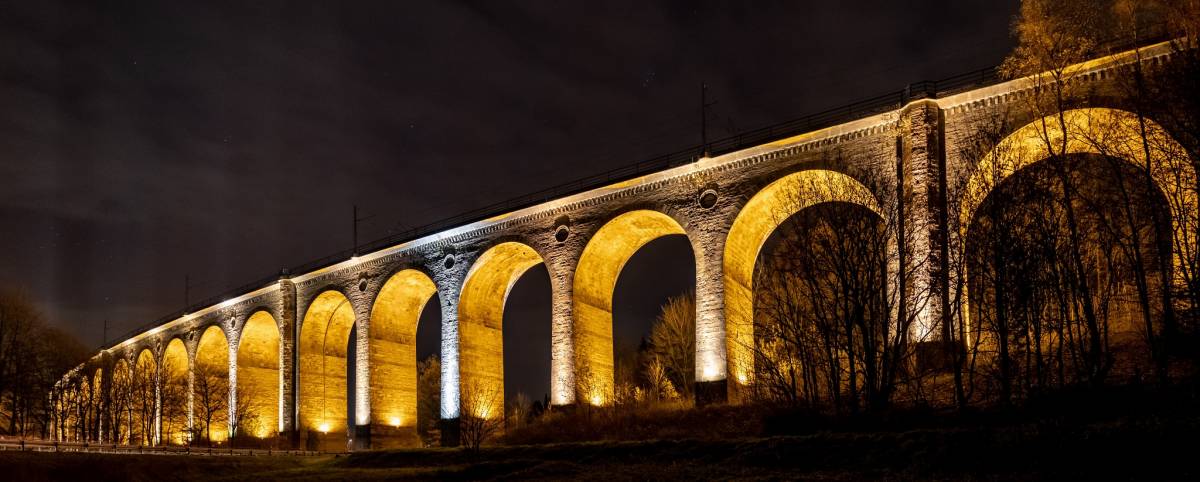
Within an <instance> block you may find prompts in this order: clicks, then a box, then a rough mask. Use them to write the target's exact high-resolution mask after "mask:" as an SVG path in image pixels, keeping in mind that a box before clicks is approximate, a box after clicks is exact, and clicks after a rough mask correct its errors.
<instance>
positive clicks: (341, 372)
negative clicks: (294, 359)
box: [298, 290, 354, 438]
mask: <svg viewBox="0 0 1200 482" xmlns="http://www.w3.org/2000/svg"><path fill="white" fill-rule="evenodd" d="M353 328H354V309H353V307H352V306H351V304H350V301H349V300H348V299H347V298H346V296H345V295H343V294H342V293H340V292H337V291H332V290H331V291H325V292H323V293H321V294H320V295H318V296H317V298H316V299H315V300H313V302H312V304H310V305H309V307H308V311H307V312H306V313H305V314H304V321H303V324H302V325H301V329H300V339H299V340H298V341H299V345H300V346H299V372H300V380H299V384H300V407H299V411H300V420H299V428H300V430H303V431H306V432H309V433H317V432H319V433H322V434H338V437H337V438H344V437H345V436H346V433H347V430H348V426H349V421H348V420H347V413H346V402H347V400H346V394H347V385H346V368H347V359H346V355H347V344H348V342H349V339H350V332H351V330H352V329H353Z"/></svg>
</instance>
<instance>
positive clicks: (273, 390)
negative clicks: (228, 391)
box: [237, 311, 282, 438]
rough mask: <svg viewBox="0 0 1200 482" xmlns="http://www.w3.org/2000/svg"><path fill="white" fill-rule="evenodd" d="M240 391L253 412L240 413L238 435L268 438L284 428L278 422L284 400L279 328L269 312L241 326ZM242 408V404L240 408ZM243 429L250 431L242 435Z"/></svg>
mask: <svg viewBox="0 0 1200 482" xmlns="http://www.w3.org/2000/svg"><path fill="white" fill-rule="evenodd" d="M237 350H238V353H237V388H238V390H237V392H238V397H241V398H244V399H245V400H246V402H247V403H246V404H245V406H246V407H248V408H249V410H250V413H247V414H239V415H238V419H239V420H240V421H243V422H245V425H244V426H242V427H238V430H239V431H238V434H239V435H249V436H252V437H258V438H266V437H270V436H274V435H275V434H277V433H278V432H279V431H280V430H282V428H281V427H280V425H279V421H280V417H279V413H280V411H281V404H282V401H281V400H280V398H279V385H280V384H281V383H282V379H281V378H280V375H279V327H278V325H277V324H276V323H275V318H273V317H272V316H271V314H270V313H267V312H266V311H256V312H254V314H252V315H250V318H249V319H247V320H246V324H245V325H244V326H243V327H242V337H241V339H240V341H239V342H238V349H237ZM239 408H240V407H239ZM243 428H244V429H245V430H246V431H247V433H245V434H243V433H242V431H241V430H243Z"/></svg>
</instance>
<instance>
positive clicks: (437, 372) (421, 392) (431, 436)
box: [417, 355, 442, 445]
mask: <svg viewBox="0 0 1200 482" xmlns="http://www.w3.org/2000/svg"><path fill="white" fill-rule="evenodd" d="M441 388H442V366H441V363H440V362H439V361H438V357H437V356H436V355H430V356H429V358H426V359H424V360H422V361H421V363H419V364H418V365H417V435H420V436H421V439H422V440H424V441H425V443H426V444H428V445H432V444H434V443H436V442H437V438H438V436H439V435H440V434H441V431H440V428H439V427H438V422H440V421H441V418H442V417H441V410H442V390H441Z"/></svg>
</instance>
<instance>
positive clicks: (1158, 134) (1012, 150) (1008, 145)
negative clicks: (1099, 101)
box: [958, 107, 1200, 332]
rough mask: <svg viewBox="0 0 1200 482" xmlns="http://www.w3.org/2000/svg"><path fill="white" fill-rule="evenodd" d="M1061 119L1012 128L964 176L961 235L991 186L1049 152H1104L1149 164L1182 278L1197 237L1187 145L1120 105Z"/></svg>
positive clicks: (966, 315) (1140, 165)
mask: <svg viewBox="0 0 1200 482" xmlns="http://www.w3.org/2000/svg"><path fill="white" fill-rule="evenodd" d="M1061 120H1062V121H1061V124H1060V120H1059V116H1048V117H1045V118H1042V119H1035V120H1033V121H1031V122H1029V123H1028V124H1025V125H1023V126H1021V127H1020V128H1017V129H1016V130H1014V131H1013V132H1012V133H1011V134H1009V135H1008V136H1007V137H1005V138H1004V139H1002V140H1001V141H1000V142H999V143H997V144H996V147H994V148H993V149H992V150H991V151H990V152H988V154H987V155H985V156H984V157H983V159H982V160H980V161H979V163H978V164H977V165H976V166H975V168H974V171H973V172H972V174H971V177H970V178H968V180H967V184H966V187H965V188H964V189H963V191H962V195H961V201H960V204H959V213H958V215H959V229H960V230H961V233H960V234H961V236H962V238H963V239H966V235H967V232H968V231H969V230H970V227H971V223H972V221H973V220H974V219H975V214H976V211H977V210H978V209H979V206H980V205H982V204H983V202H984V201H985V200H986V199H987V197H988V196H989V195H990V194H991V192H992V191H993V190H994V189H996V187H998V186H1000V185H1001V184H1002V183H1003V182H1004V181H1005V180H1006V179H1008V178H1009V177H1012V176H1013V175H1015V174H1016V173H1018V172H1020V171H1021V170H1023V169H1025V168H1027V167H1029V166H1032V165H1034V164H1037V163H1038V162H1041V161H1043V160H1046V159H1048V158H1050V157H1052V156H1065V155H1071V154H1095V155H1101V156H1108V157H1114V158H1117V159H1120V160H1122V161H1125V162H1128V163H1130V164H1131V165H1133V166H1134V167H1136V168H1138V169H1141V170H1143V171H1145V169H1146V165H1147V164H1149V166H1150V169H1149V172H1147V174H1148V175H1149V176H1150V178H1151V180H1153V181H1154V184H1155V185H1156V186H1157V188H1158V189H1159V191H1160V192H1161V194H1162V195H1163V197H1164V198H1165V199H1166V200H1167V205H1168V207H1169V209H1170V216H1171V237H1172V240H1173V241H1172V242H1173V249H1172V268H1174V276H1175V278H1174V282H1176V283H1179V282H1181V281H1182V278H1181V273H1182V271H1183V267H1184V266H1186V265H1185V260H1187V259H1189V257H1194V256H1195V255H1196V242H1197V239H1196V237H1195V236H1194V235H1192V234H1191V233H1188V232H1187V226H1195V225H1196V222H1197V220H1198V218H1197V216H1200V212H1198V211H1197V209H1198V206H1197V199H1196V196H1197V193H1196V190H1195V186H1196V172H1195V170H1194V169H1193V167H1192V164H1191V160H1190V158H1189V156H1188V154H1187V150H1186V149H1184V147H1183V146H1182V145H1180V144H1179V142H1178V141H1176V140H1175V139H1174V138H1173V137H1171V135H1170V133H1168V132H1167V131H1166V129H1164V128H1163V127H1162V126H1160V125H1158V124H1157V123H1156V122H1154V121H1152V120H1150V119H1145V118H1143V119H1139V118H1138V116H1137V115H1136V114H1134V113H1132V112H1128V111H1124V110H1119V109H1111V108H1102V107H1096V108H1084V109H1072V110H1067V111H1064V112H1062V114H1061ZM1143 121H1144V124H1143ZM1064 125H1065V127H1066V129H1065V132H1064V129H1063V126H1064ZM1143 125H1144V126H1145V135H1144V136H1143V135H1142V132H1143V131H1142V126H1143ZM1143 139H1144V140H1145V142H1144V143H1143ZM1147 157H1148V158H1147ZM968 276H970V274H969V273H968ZM969 298H970V297H969V296H963V301H962V303H963V309H962V313H963V320H964V322H965V323H967V324H968V326H970V325H969V324H970V319H969V314H970V310H969V306H968V300H969ZM969 331H970V330H968V332H969Z"/></svg>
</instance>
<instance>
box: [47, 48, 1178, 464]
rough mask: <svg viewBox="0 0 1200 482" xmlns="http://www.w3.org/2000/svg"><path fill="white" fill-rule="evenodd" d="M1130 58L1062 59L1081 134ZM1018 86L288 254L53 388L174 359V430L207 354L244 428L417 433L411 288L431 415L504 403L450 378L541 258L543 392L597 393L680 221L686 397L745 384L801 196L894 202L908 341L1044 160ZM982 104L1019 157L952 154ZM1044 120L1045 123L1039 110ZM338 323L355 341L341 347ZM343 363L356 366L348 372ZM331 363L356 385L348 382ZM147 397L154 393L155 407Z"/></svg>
mask: <svg viewBox="0 0 1200 482" xmlns="http://www.w3.org/2000/svg"><path fill="white" fill-rule="evenodd" d="M1171 56H1172V49H1171V47H1170V45H1169V44H1166V43H1163V44H1157V45H1152V46H1149V47H1144V48H1142V49H1140V52H1139V57H1140V59H1141V61H1142V62H1145V63H1147V64H1149V65H1156V64H1158V65H1161V64H1163V63H1165V62H1169V61H1170V57H1171ZM1133 62H1135V57H1134V55H1133V54H1132V53H1131V52H1124V53H1118V54H1114V55H1110V56H1107V57H1103V58H1100V59H1096V60H1093V61H1090V62H1086V63H1083V64H1079V65H1076V66H1074V67H1072V68H1071V69H1069V71H1068V72H1069V73H1070V80H1069V82H1070V83H1074V84H1075V85H1078V86H1081V87H1082V88H1085V89H1087V90H1088V91H1089V92H1090V95H1088V96H1087V99H1088V100H1087V101H1082V102H1080V103H1079V105H1075V106H1073V107H1072V109H1070V110H1068V111H1067V112H1066V113H1065V118H1066V120H1067V121H1068V122H1070V123H1080V124H1086V127H1087V128H1089V129H1093V130H1095V129H1104V130H1105V131H1106V132H1108V131H1111V132H1119V133H1120V132H1124V133H1130V132H1136V129H1137V128H1138V123H1137V121H1136V118H1134V117H1133V116H1132V114H1130V111H1131V108H1130V107H1129V106H1128V103H1127V102H1126V101H1124V100H1122V96H1121V95H1120V89H1119V87H1118V84H1117V82H1116V81H1115V79H1117V78H1118V77H1119V76H1120V75H1121V72H1123V71H1128V69H1129V67H1130V65H1132V63H1133ZM1033 89H1035V85H1034V81H1033V80H1032V78H1022V79H1015V80H1008V81H1000V79H997V78H996V76H995V73H994V70H988V71H982V72H978V73H975V74H970V75H968V76H963V77H956V78H951V79H947V80H944V81H939V82H925V83H921V84H914V85H911V86H909V88H907V89H905V91H904V92H898V93H894V94H889V95H887V96H883V97H880V98H876V99H872V100H869V101H865V102H861V103H858V104H855V105H853V106H849V107H847V108H844V109H840V110H836V111H830V112H826V113H822V114H820V115H817V116H810V117H808V118H804V119H801V120H798V121H795V122H792V123H788V124H783V125H780V126H775V127H772V128H768V129H763V130H759V131H754V132H750V133H747V134H744V135H742V136H738V137H734V138H730V139H725V140H722V141H718V142H715V143H714V144H712V145H711V146H705V149H703V150H701V149H693V150H691V151H689V152H687V153H683V154H680V155H674V156H669V157H666V158H662V159H658V160H655V161H652V162H650V163H649V164H643V165H639V166H635V167H633V168H630V169H627V170H625V171H622V172H617V173H615V174H609V175H606V176H607V177H600V178H593V179H590V180H587V181H585V182H583V183H580V184H577V185H573V186H568V187H567V188H564V189H559V190H555V191H549V192H546V193H539V194H537V196H538V201H537V202H529V200H528V199H527V200H526V201H525V202H523V203H518V204H515V205H514V204H510V205H506V206H502V207H501V208H500V209H493V210H492V211H491V212H488V213H474V214H473V215H472V217H471V219H462V218H460V219H458V220H454V221H452V222H450V223H441V224H439V225H437V226H434V227H432V228H430V229H426V230H424V232H421V233H417V234H415V235H411V236H408V237H407V238H406V239H390V240H385V241H383V242H381V243H376V244H375V245H371V246H368V249H365V250H360V252H358V253H343V254H341V255H338V256H335V257H333V258H331V259H326V260H322V261H318V262H315V263H312V264H310V265H308V266H307V267H304V268H300V269H293V270H290V271H288V270H285V271H284V272H283V273H282V274H280V275H278V276H273V277H271V278H270V279H268V280H264V281H261V282H257V283H256V284H254V285H251V286H247V287H245V288H243V289H241V290H239V291H238V292H236V293H232V294H231V295H229V296H228V297H225V298H222V299H217V300H213V301H212V302H208V303H205V304H204V305H203V306H195V307H192V308H191V309H189V310H188V312H186V313H180V314H178V315H177V316H172V317H170V318H168V319H164V320H160V321H159V322H156V323H155V324H153V325H151V326H149V327H147V328H145V329H141V330H139V331H138V332H136V333H133V334H131V335H130V336H128V337H127V338H125V339H122V340H119V341H118V342H115V343H113V344H111V345H110V346H108V347H107V348H105V349H103V350H101V351H100V352H99V353H97V354H95V355H94V356H93V357H92V358H91V359H90V360H89V361H87V362H85V363H84V364H82V365H80V366H78V367H76V368H75V369H73V370H72V371H71V372H69V373H67V374H66V375H64V377H63V379H62V381H60V384H61V385H71V386H75V387H78V388H79V389H81V390H87V391H91V392H93V393H96V394H98V396H100V398H101V399H107V394H108V393H109V391H111V390H112V389H113V386H114V383H115V382H114V380H119V379H121V377H128V376H129V375H128V374H129V373H131V372H132V370H133V369H134V367H143V368H148V369H149V373H153V374H154V383H155V387H156V389H155V390H154V393H155V394H156V397H161V396H162V395H161V394H162V393H164V392H165V387H164V386H163V383H162V380H165V379H167V377H168V376H169V375H171V374H175V375H177V376H179V377H181V378H182V379H185V380H187V387H188V395H187V399H188V407H189V409H190V410H191V412H192V413H191V414H190V415H189V417H188V420H187V423H188V424H189V426H191V425H192V424H195V423H197V420H196V418H197V417H198V412H199V405H200V403H201V401H200V400H198V399H197V398H198V397H197V395H196V393H195V392H196V385H197V384H198V383H200V381H201V380H200V378H201V377H202V376H207V375H206V374H207V373H208V372H211V371H213V370H215V371H217V372H219V373H220V375H221V376H222V377H226V376H227V379H228V381H229V382H228V383H229V389H228V394H227V395H224V396H228V397H229V400H230V401H234V400H235V399H237V397H238V395H237V392H251V393H249V394H247V393H243V398H246V397H247V396H249V397H250V398H253V399H254V400H256V401H257V402H258V407H259V410H258V411H259V412H260V417H261V421H262V423H261V424H260V426H259V427H258V428H257V429H255V432H256V433H253V434H246V435H251V436H255V437H263V438H276V439H277V440H280V441H282V442H281V445H287V446H291V447H310V448H313V447H320V448H325V449H338V450H342V449H345V448H346V447H347V443H349V447H351V448H352V449H365V448H376V447H388V446H398V445H406V444H410V443H413V441H414V440H415V435H414V432H415V429H414V426H415V424H416V420H417V393H416V392H417V368H416V363H417V360H416V347H415V335H416V324H417V320H418V319H419V317H420V312H421V310H422V309H423V307H425V306H426V302H427V301H429V300H430V299H431V297H436V298H437V300H438V302H437V304H436V306H438V307H439V308H440V312H441V348H440V358H441V363H442V364H441V370H442V371H441V394H440V395H441V401H440V403H441V408H440V411H441V418H442V420H443V421H444V422H453V421H455V420H456V419H458V418H459V417H460V416H464V415H473V416H480V417H494V416H498V415H499V414H500V413H501V412H502V410H503V409H502V408H501V407H502V406H503V404H502V400H497V401H495V402H492V403H490V404H470V403H465V402H464V400H465V394H466V393H467V392H468V391H476V392H483V391H496V392H499V393H503V390H502V387H503V383H504V370H503V357H502V350H503V349H504V348H503V347H502V342H501V339H502V338H501V333H502V331H501V330H502V329H503V320H502V314H503V312H504V304H505V299H506V297H507V294H508V290H509V289H510V287H512V286H513V284H514V283H515V282H516V280H517V279H518V278H519V277H521V276H522V274H523V273H525V272H526V270H528V269H530V268H531V267H534V266H536V265H539V264H544V265H545V267H546V269H547V271H548V273H549V276H550V284H551V290H552V296H551V299H552V302H551V303H552V321H551V323H552V335H551V337H552V339H551V344H552V348H551V353H552V360H551V370H550V372H551V373H550V377H551V380H550V386H551V393H550V401H551V404H552V405H554V406H560V407H561V406H571V405H573V404H595V405H603V404H605V403H607V402H608V399H609V398H610V397H611V394H612V389H613V386H612V380H613V346H612V344H613V338H612V333H613V329H612V309H613V289H614V287H615V285H616V281H617V277H618V275H619V274H620V272H621V269H622V267H623V265H624V263H625V262H626V261H627V260H628V259H629V258H630V257H631V256H632V255H633V254H634V253H635V252H636V251H638V249H639V248H641V247H642V246H643V245H645V244H646V243H648V242H650V241H652V240H654V239H656V238H658V237H661V236H667V235H680V234H682V235H686V236H687V239H688V240H689V242H690V245H691V248H692V250H693V255H694V259H695V262H696V280H695V296H696V357H695V360H696V366H695V379H696V384H697V386H696V393H697V395H696V400H695V402H696V403H698V404H705V403H725V402H736V401H737V399H738V393H739V390H740V388H741V387H744V386H745V385H746V384H749V383H753V374H754V370H753V366H752V365H753V359H752V357H751V356H750V354H749V348H748V346H751V345H752V344H753V340H754V334H753V325H752V323H751V317H752V314H753V312H754V310H753V297H752V296H751V284H752V280H753V273H754V266H755V261H756V258H757V256H758V253H759V250H760V248H761V247H762V246H763V244H764V242H765V241H766V240H767V238H768V237H769V236H770V234H771V233H772V231H773V230H774V229H775V228H776V227H777V226H778V225H779V224H780V223H781V222H783V220H784V219H786V217H787V216H788V215H791V214H794V213H795V212H799V211H800V210H802V209H804V208H806V207H808V206H811V205H815V204H819V203H822V202H833V201H839V202H850V203H857V204H861V205H863V206H867V207H869V208H871V209H879V207H878V206H882V205H889V206H894V209H896V210H897V211H898V212H899V216H900V218H901V219H903V220H905V223H904V224H903V228H902V229H903V230H904V232H905V233H906V236H905V239H907V240H908V241H907V242H908V243H910V246H909V251H910V252H911V253H912V258H913V259H910V260H907V261H906V262H907V263H910V264H912V265H914V266H920V268H919V269H918V270H916V271H915V273H914V274H913V275H912V276H911V277H910V278H909V279H906V280H905V281H904V282H902V283H901V284H903V285H904V288H906V291H907V292H909V293H927V294H928V296H925V297H918V296H913V295H909V296H908V298H907V299H905V300H904V303H902V305H904V306H903V307H902V309H906V310H909V312H910V313H912V314H915V317H916V323H915V324H914V328H913V329H912V333H911V334H910V337H911V339H912V340H913V342H914V343H922V342H931V341H934V340H936V339H937V338H938V336H939V335H938V332H937V327H938V326H939V320H940V317H941V316H942V313H944V312H946V311H947V310H948V309H949V303H951V300H950V299H949V296H948V294H947V293H948V289H947V286H948V280H949V277H950V276H951V274H950V273H947V272H946V268H945V265H944V260H945V259H946V256H947V249H948V248H947V244H948V241H947V240H948V233H947V230H948V229H950V228H949V227H950V226H951V225H954V221H955V220H956V219H961V220H962V221H963V223H962V225H963V226H966V225H967V224H969V222H970V219H971V217H972V213H973V212H974V209H975V208H976V207H977V206H979V204H981V203H982V202H983V200H984V198H985V197H986V196H987V193H988V192H989V191H990V186H995V185H996V184H997V183H999V182H1000V181H1002V180H1003V178H1004V177H1006V176H1009V175H1012V174H1014V173H1016V172H1018V171H1019V170H1020V169H1022V168H1023V167H1025V166H1026V165H1029V164H1032V163H1034V162H1037V161H1039V160H1041V159H1044V158H1045V157H1046V155H1045V153H1038V152H1036V149H1035V148H1033V147H1030V144H1031V142H1032V140H1033V139H1032V138H1033V137H1037V136H1038V129H1037V128H1036V126H1037V125H1039V124H1040V120H1041V118H1040V117H1038V116H1037V115H1035V114H1033V113H1031V109H1030V108H1029V107H1028V105H1029V103H1028V102H1023V99H1025V98H1026V97H1027V96H1029V95H1031V92H1032V91H1033ZM998 110H1004V111H1005V112H1006V114H1007V116H1008V118H1009V119H1011V122H1010V123H1011V126H1009V127H1007V128H1006V129H1007V131H1006V133H1005V136H1004V138H1003V140H1002V141H1000V142H999V143H997V144H996V148H997V149H999V148H1000V147H1001V146H1008V147H1009V148H1013V147H1015V148H1016V149H1018V150H1020V149H1024V150H1026V151H1028V152H1027V154H1028V155H1027V156H1022V158H1023V159H1024V160H1023V161H1012V160H1005V159H1011V158H1007V157H1006V158H1004V159H1002V158H1001V157H1000V156H994V155H990V154H989V155H987V156H983V158H982V159H979V158H972V157H970V156H966V155H964V154H963V152H964V148H963V146H964V145H965V144H966V143H969V142H974V140H973V139H975V138H976V137H977V136H975V134H976V132H975V131H976V130H977V129H978V127H977V126H978V125H980V123H981V122H985V121H986V119H987V118H988V117H989V116H994V115H995V113H996V112H997V111H998ZM1148 129H1149V133H1150V135H1152V136H1157V137H1155V138H1156V139H1160V140H1162V142H1156V143H1155V145H1154V146H1152V147H1151V149H1152V150H1153V152H1152V153H1151V156H1152V157H1153V158H1154V159H1155V163H1156V164H1155V166H1157V163H1158V159H1160V158H1162V159H1165V158H1167V157H1171V156H1178V155H1179V154H1180V152H1181V151H1182V147H1180V146H1179V145H1178V143H1176V142H1174V141H1172V140H1171V136H1170V135H1168V133H1166V132H1165V131H1164V130H1163V129H1162V128H1161V127H1159V125H1158V124H1156V123H1154V122H1153V121H1152V120H1151V121H1149V123H1148ZM1049 135H1050V136H1052V137H1053V136H1056V135H1057V136H1059V137H1060V138H1061V137H1062V133H1061V132H1058V131H1055V130H1054V129H1053V128H1052V129H1051V130H1050V133H1049ZM1062 145H1063V146H1064V149H1065V151H1066V152H1064V154H1071V153H1083V154H1097V152H1095V149H1094V148H1091V147H1089V145H1087V143H1085V142H1077V141H1076V140H1073V139H1072V140H1069V142H1064V143H1063V144H1062ZM1138 147H1139V148H1140V145H1139V146H1138ZM710 152H711V153H716V154H713V155H709V153H710ZM1138 152H1141V151H1137V152H1135V149H1133V147H1132V146H1131V147H1130V148H1129V149H1128V150H1118V151H1117V152H1107V153H1105V154H1106V155H1109V156H1116V157H1122V158H1125V159H1126V160H1127V161H1129V162H1131V163H1133V164H1135V165H1138V166H1142V165H1143V163H1142V161H1139V160H1138V159H1141V158H1142V157H1141V155H1140V154H1138ZM718 154H719V155H718ZM1149 174H1150V177H1151V178H1153V179H1154V180H1155V181H1156V182H1157V184H1158V187H1159V188H1160V189H1162V190H1163V191H1164V194H1165V195H1166V197H1167V199H1168V200H1170V207H1171V209H1170V211H1171V213H1170V214H1171V216H1172V219H1178V218H1179V216H1182V215H1187V213H1189V212H1190V213H1195V212H1196V206H1195V193H1194V191H1191V192H1189V193H1181V192H1180V191H1179V189H1180V188H1178V187H1176V186H1174V185H1168V183H1166V182H1165V181H1163V180H1162V179H1160V178H1161V177H1162V175H1161V173H1160V172H1159V169H1158V167H1154V168H1152V169H1151V172H1150V173H1149ZM1188 175H1191V176H1193V179H1194V174H1188ZM889 197H890V198H889ZM796 200H803V201H799V202H797V201H796ZM889 200H890V201H894V202H887V201H889ZM1176 224H1177V223H1176ZM1175 256H1180V254H1179V253H1176V254H1175ZM431 306H432V305H431ZM352 329H353V330H352ZM352 333H353V334H354V335H355V338H354V339H353V343H354V346H356V350H354V353H355V359H354V360H348V359H347V354H348V353H350V351H349V350H348V349H347V346H348V344H349V342H350V338H349V337H350V336H351V334H352ZM350 363H353V367H354V369H355V371H354V373H355V376H354V377H347V367H348V366H349V365H348V364H350ZM583 368H586V370H587V373H588V374H589V379H590V380H591V381H590V382H589V383H586V384H584V383H582V381H581V380H580V379H579V377H578V374H579V373H581V369H583ZM348 379H352V380H353V385H354V386H352V387H348V386H347V383H348ZM348 393H352V394H353V395H352V400H353V403H354V406H353V407H354V410H353V417H352V418H350V417H349V416H348V412H349V411H348V410H347V400H348V398H347V394H348ZM159 403H160V402H159V401H157V400H156V401H153V404H154V409H155V410H158V409H159V408H158V407H159ZM227 405H228V407H229V408H228V411H229V417H228V420H237V417H236V416H237V414H236V411H237V410H238V409H239V404H238V403H228V404H227ZM467 411H472V412H474V413H466V412H467ZM155 413H158V412H155ZM98 423H99V424H100V425H101V427H100V430H99V431H100V436H99V438H100V441H105V442H119V441H114V440H112V439H111V437H112V435H111V434H112V432H113V431H112V428H111V427H105V426H103V425H104V424H105V423H109V422H106V421H103V420H101V421H99V422H98ZM162 425H163V422H162V421H161V420H158V417H157V415H156V416H155V420H154V427H153V429H152V432H154V434H153V435H150V436H147V437H145V438H144V442H143V443H151V444H154V443H167V442H173V443H178V442H180V440H173V439H174V438H175V437H176V436H175V435H172V434H169V433H167V430H165V429H164V428H163V426H162ZM230 425H233V424H229V423H224V424H217V425H215V426H214V427H212V432H213V434H212V436H213V438H215V439H218V440H220V439H222V438H225V437H229V436H231V435H233V434H232V433H231V432H232V430H231V427H230ZM444 426H446V427H451V426H453V425H452V424H450V423H446V424H444ZM453 432H454V431H453V430H445V431H444V432H443V437H444V438H445V439H446V440H444V442H446V443H451V444H453V443H456V441H455V436H454V433H453Z"/></svg>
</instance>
